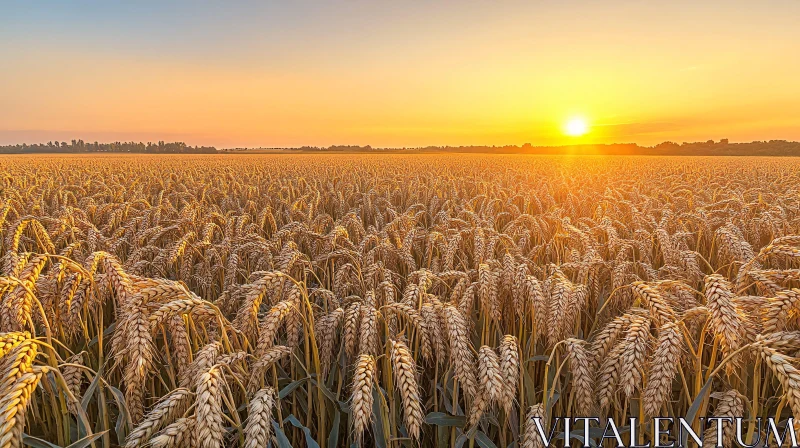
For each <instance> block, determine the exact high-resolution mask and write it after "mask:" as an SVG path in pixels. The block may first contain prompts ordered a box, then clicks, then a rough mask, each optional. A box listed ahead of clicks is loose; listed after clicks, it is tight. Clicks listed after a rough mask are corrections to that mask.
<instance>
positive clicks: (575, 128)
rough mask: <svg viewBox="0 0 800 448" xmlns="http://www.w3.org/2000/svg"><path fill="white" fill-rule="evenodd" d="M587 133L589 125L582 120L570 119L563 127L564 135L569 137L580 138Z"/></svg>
mask: <svg viewBox="0 0 800 448" xmlns="http://www.w3.org/2000/svg"><path fill="white" fill-rule="evenodd" d="M587 132H589V125H588V123H587V122H586V120H585V119H583V118H579V117H578V118H572V119H570V120H569V121H568V122H567V124H565V125H564V133H565V134H567V135H569V136H571V137H580V136H582V135H585V134H586V133H587Z"/></svg>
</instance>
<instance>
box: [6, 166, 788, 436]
mask: <svg viewBox="0 0 800 448" xmlns="http://www.w3.org/2000/svg"><path fill="white" fill-rule="evenodd" d="M0 172H2V175H3V178H2V181H1V182H0V188H1V189H2V190H1V191H0V236H1V237H2V250H1V252H0V256H1V258H2V259H1V260H0V269H1V270H2V276H1V277H0V294H2V295H1V296H0V297H1V300H2V307H0V381H2V384H0V414H2V418H1V419H0V448H6V447H20V446H23V445H30V446H34V447H36V448H52V447H68V446H71V447H74V448H85V447H88V446H93V447H95V448H97V447H110V446H125V447H127V448H135V447H139V446H151V447H153V448H166V447H192V448H195V447H196V448H214V447H220V446H243V447H247V448H257V447H265V446H268V445H269V444H271V445H272V446H277V447H286V446H296V447H302V446H307V447H317V446H319V447H337V446H342V447H344V446H353V445H355V446H378V447H397V446H436V447H461V446H464V447H472V446H481V447H500V448H505V447H509V446H518V447H525V448H533V447H542V446H543V443H542V441H541V440H540V439H539V438H538V437H537V436H536V427H535V421H536V418H537V417H538V418H539V419H541V420H540V421H541V422H544V423H545V424H546V423H547V422H548V421H551V420H552V419H553V418H554V417H557V416H598V417H603V418H611V419H615V420H616V421H618V422H622V421H627V419H628V418H630V417H634V418H639V419H641V420H640V421H645V420H646V419H648V418H651V417H654V416H682V417H686V418H687V420H688V421H689V422H690V423H691V425H692V428H693V429H694V430H695V431H696V432H697V433H698V434H700V435H701V437H702V436H703V434H704V432H706V431H708V429H707V428H705V427H704V425H703V423H702V421H701V420H700V417H701V416H742V417H744V418H745V423H744V425H745V427H744V430H743V431H744V433H745V438H746V440H748V441H754V440H756V439H757V438H759V437H761V436H763V434H764V432H765V429H764V428H761V427H760V425H758V424H757V420H756V417H762V418H766V417H776V420H785V419H786V418H788V417H791V416H793V415H800V370H799V369H798V366H800V363H798V362H797V360H796V359H795V358H794V356H795V355H796V354H797V353H798V351H800V290H799V289H794V288H795V287H798V286H800V263H798V261H800V260H799V259H798V257H800V236H799V235H800V161H798V160H796V159H790V158H700V157H697V158H694V157H661V158H659V157H653V158H648V157H607V158H603V157H581V158H571V157H545V156H541V157H539V156H495V155H477V154H476V155H458V154H447V155H435V154H426V155H423V154H420V155H373V154H370V155H356V154H352V155H347V154H337V155H300V154H298V155H224V156H223V155H218V156H213V155H212V156H199V155H198V156H189V155H183V156H160V157H159V156H126V155H113V156H112V155H105V156H98V155H93V156H8V157H2V158H0ZM601 429H602V428H601ZM734 429H735V428H733V427H732V426H726V427H725V441H726V442H725V443H726V445H725V446H733V445H732V443H733V442H732V441H731V440H732V434H733V433H732V431H733V430H734ZM575 430H576V431H578V433H581V434H582V433H583V430H582V429H580V427H578V428H576V429H575ZM561 431H563V430H561ZM622 431H623V432H624V431H629V429H623V430H622ZM652 432H653V428H648V427H646V426H644V425H643V427H642V428H641V430H640V431H639V433H638V436H637V437H638V438H640V439H641V440H645V439H649V438H650V437H652ZM592 434H593V437H594V436H597V434H596V432H593V433H592ZM561 437H562V439H563V437H564V436H563V434H562V436H561ZM598 437H599V436H598ZM626 437H627V436H626ZM706 440H709V439H708V436H706ZM599 441H600V440H599V438H598V439H595V440H593V441H592V444H595V443H597V442H599ZM560 443H561V444H563V440H562V441H561V442H560ZM586 443H589V442H588V441H587V442H586ZM579 445H581V444H580V443H579V442H578V441H577V440H576V439H573V446H579ZM560 446H561V445H560Z"/></svg>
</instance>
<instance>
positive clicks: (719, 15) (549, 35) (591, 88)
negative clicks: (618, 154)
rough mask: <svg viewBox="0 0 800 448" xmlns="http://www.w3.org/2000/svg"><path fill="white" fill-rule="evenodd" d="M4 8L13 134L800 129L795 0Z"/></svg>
mask: <svg viewBox="0 0 800 448" xmlns="http://www.w3.org/2000/svg"><path fill="white" fill-rule="evenodd" d="M1 4H2V6H0V10H2V11H3V14H2V15H1V16H0V58H2V60H3V61H4V67H3V70H2V71H0V98H2V100H1V101H0V104H2V106H3V107H0V145H2V144H15V143H23V142H25V143H46V142H47V141H51V140H59V141H69V140H71V139H73V138H76V139H78V138H80V139H84V140H86V141H95V140H97V141H100V142H108V141H129V140H134V141H144V142H147V141H158V140H166V141H175V140H177V141H184V142H186V143H187V144H189V145H213V146H216V147H218V148H230V147H299V146H304V145H309V146H330V145H337V144H343V145H345V144H346V145H372V146H374V147H393V148H394V147H419V146H428V145H431V146H448V145H449V146H464V145H489V146H491V145H497V146H502V145H522V144H524V143H531V144H533V145H535V146H536V145H543V146H544V145H547V146H551V145H570V144H592V143H637V144H640V145H645V146H650V145H653V144H656V143H659V142H662V141H675V142H678V143H680V142H683V141H690V142H691V141H705V140H709V139H713V140H715V141H718V140H720V139H722V138H728V139H730V141H731V142H734V141H736V142H740V141H753V140H772V139H778V140H800V83H797V82H796V81H795V79H796V74H797V73H800V58H798V57H797V56H796V54H800V27H797V26H796V23H795V22H796V17H798V16H800V2H796V1H787V0H781V1H777V0H776V1H766V2H760V3H757V4H756V3H753V2H744V1H718V0H714V1H707V2H703V3H702V4H698V3H697V2H689V1H676V2H672V3H670V4H655V3H646V4H643V3H641V2H632V1H622V0H614V1H609V2H604V3H593V2H588V1H570V2H563V3H559V4H540V3H532V2H516V1H513V2H507V3H503V4H502V7H498V5H495V4H489V3H482V2H437V3H436V4H429V3H425V2H405V3H402V4H394V3H388V2H364V1H353V2H347V3H345V4H339V5H331V4H329V3H323V2H312V1H303V2H293V3H291V4H288V3H276V4H272V3H270V4H261V3H256V2H252V3H251V2H241V3H236V4H217V3H210V2H209V3H205V2H172V3H170V4H162V3H160V2H137V3H135V4H114V5H112V4H106V3H102V2H88V1H87V2H78V3H75V4H65V3H60V2H40V3H36V4H23V3H10V2H5V3H1ZM792 55H795V56H792ZM575 117H580V118H581V120H583V121H584V122H585V124H586V125H587V126H588V129H587V131H586V132H585V133H583V135H581V136H578V137H576V136H569V135H565V132H564V130H563V129H564V126H565V123H567V122H568V121H569V120H571V119H574V118H575ZM579 134H580V133H579Z"/></svg>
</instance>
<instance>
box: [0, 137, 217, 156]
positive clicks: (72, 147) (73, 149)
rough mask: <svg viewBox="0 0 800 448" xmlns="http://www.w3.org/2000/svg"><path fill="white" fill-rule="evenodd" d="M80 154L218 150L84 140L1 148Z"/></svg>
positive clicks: (5, 150)
mask: <svg viewBox="0 0 800 448" xmlns="http://www.w3.org/2000/svg"><path fill="white" fill-rule="evenodd" d="M80 152H119V153H125V152H128V153H141V154H209V153H216V152H217V148H215V147H213V146H189V145H187V144H186V143H184V142H164V141H159V142H157V143H152V142H147V143H142V142H138V143H137V142H111V143H98V142H94V143H88V142H84V141H83V140H72V141H71V142H69V143H67V142H59V141H50V142H47V143H41V144H33V145H28V144H26V143H22V144H18V145H5V146H0V153H5V154H26V153H80Z"/></svg>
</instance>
